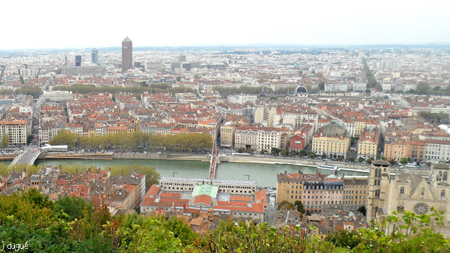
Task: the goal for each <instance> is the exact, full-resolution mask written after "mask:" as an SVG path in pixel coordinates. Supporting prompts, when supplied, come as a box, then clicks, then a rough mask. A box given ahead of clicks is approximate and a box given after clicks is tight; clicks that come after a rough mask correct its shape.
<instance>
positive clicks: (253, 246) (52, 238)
mask: <svg viewBox="0 0 450 253" xmlns="http://www.w3.org/2000/svg"><path fill="white" fill-rule="evenodd" d="M80 201H82V199H80V198H77V197H74V198H61V199H60V200H58V201H56V202H55V203H53V202H51V201H49V200H48V198H46V197H44V196H43V195H42V194H41V193H39V192H38V191H37V190H35V189H32V190H29V191H28V192H22V193H21V194H15V195H13V196H0V241H3V242H6V243H9V242H12V243H15V244H22V245H23V244H25V243H26V242H27V245H28V251H29V252H338V253H340V252H355V253H356V252H449V249H450V242H449V240H448V239H444V238H443V236H442V235H441V234H439V233H436V231H435V229H436V230H439V229H441V227H442V226H443V225H444V223H443V220H444V219H443V216H442V215H443V213H442V212H438V211H436V210H434V209H432V213H431V214H430V215H425V214H423V215H415V214H414V213H410V212H407V211H405V212H404V213H402V214H398V213H394V214H393V215H391V216H388V218H387V219H386V220H385V222H383V223H382V224H375V223H374V224H373V227H372V228H364V229H359V230H358V231H354V232H347V231H338V232H336V233H334V234H330V235H329V236H328V237H327V238H326V239H325V240H320V239H319V238H318V237H316V238H311V237H310V236H309V235H307V236H305V237H304V238H301V237H300V236H299V235H300V234H301V231H300V229H299V227H292V228H290V227H285V228H283V229H281V230H277V229H275V228H272V227H269V226H268V225H267V223H264V224H261V225H254V224H252V223H250V224H244V223H239V224H238V225H235V223H234V222H231V221H230V222H222V223H221V224H220V225H219V226H218V228H217V229H215V230H213V231H210V232H209V233H207V234H204V235H199V234H196V233H194V232H192V231H191V230H190V229H189V227H188V225H186V224H185V223H184V222H183V221H182V220H179V219H176V218H171V219H169V220H165V219H164V218H162V217H144V216H140V215H137V214H132V215H118V216H111V215H110V214H109V212H108V210H107V209H106V208H93V207H92V205H90V204H89V203H87V204H86V203H84V204H81V202H80ZM77 204H78V205H79V207H76V208H75V206H76V205H77ZM72 209H75V210H72ZM309 230H314V227H313V226H310V227H309Z"/></svg>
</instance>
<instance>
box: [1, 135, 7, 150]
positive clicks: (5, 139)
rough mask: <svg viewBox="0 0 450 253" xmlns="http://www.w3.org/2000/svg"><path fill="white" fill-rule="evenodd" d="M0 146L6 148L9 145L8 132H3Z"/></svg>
mask: <svg viewBox="0 0 450 253" xmlns="http://www.w3.org/2000/svg"><path fill="white" fill-rule="evenodd" d="M1 144H2V145H1V146H2V148H7V147H8V146H9V135H8V134H3V136H2V143H1Z"/></svg>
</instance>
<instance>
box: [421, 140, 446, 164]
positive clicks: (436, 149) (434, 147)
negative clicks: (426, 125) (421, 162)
mask: <svg viewBox="0 0 450 253" xmlns="http://www.w3.org/2000/svg"><path fill="white" fill-rule="evenodd" d="M425 159H427V160H429V161H435V162H438V161H442V162H448V161H450V141H441V140H428V141H427V143H426V146H425Z"/></svg>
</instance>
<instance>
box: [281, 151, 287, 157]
mask: <svg viewBox="0 0 450 253" xmlns="http://www.w3.org/2000/svg"><path fill="white" fill-rule="evenodd" d="M287 154H288V151H287V150H281V152H280V155H281V156H287Z"/></svg>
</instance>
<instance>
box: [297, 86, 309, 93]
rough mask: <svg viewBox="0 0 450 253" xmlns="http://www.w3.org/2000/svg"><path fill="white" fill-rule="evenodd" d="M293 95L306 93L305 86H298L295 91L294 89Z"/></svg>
mask: <svg viewBox="0 0 450 253" xmlns="http://www.w3.org/2000/svg"><path fill="white" fill-rule="evenodd" d="M295 93H297V94H298V93H308V90H307V89H306V87H305V86H298V87H297V88H296V89H295Z"/></svg>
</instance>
